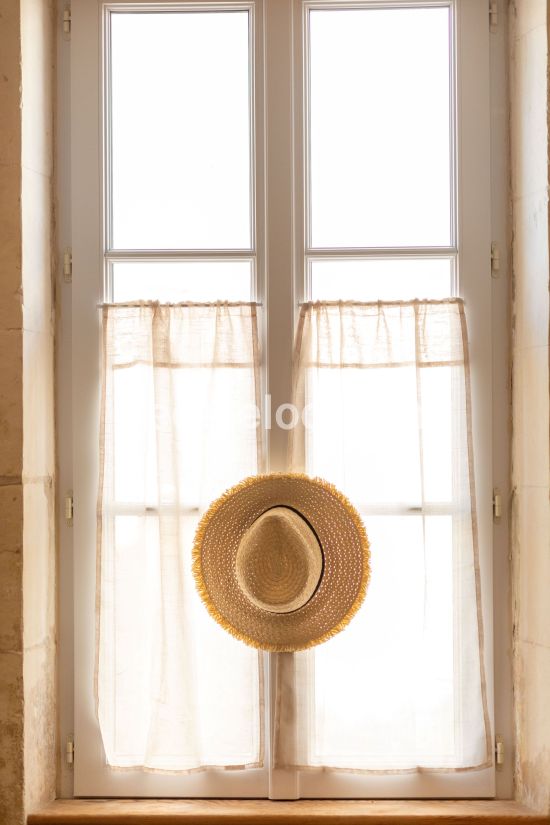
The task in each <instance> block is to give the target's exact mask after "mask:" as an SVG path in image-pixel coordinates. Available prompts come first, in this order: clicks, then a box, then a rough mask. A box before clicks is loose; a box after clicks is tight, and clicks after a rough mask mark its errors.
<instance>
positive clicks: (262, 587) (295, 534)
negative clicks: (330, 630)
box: [235, 506, 323, 613]
mask: <svg viewBox="0 0 550 825" xmlns="http://www.w3.org/2000/svg"><path fill="white" fill-rule="evenodd" d="M235 562H236V576H237V581H238V583H239V585H240V587H241V589H242V591H243V593H244V595H245V596H246V597H247V598H248V599H249V600H250V601H251V602H252V603H253V604H254V605H256V607H259V608H261V609H262V610H267V611H269V612H270V613H290V612H292V611H294V610H298V609H299V608H300V607H303V606H304V605H305V604H306V603H307V602H308V601H309V600H310V599H311V597H312V596H313V594H314V593H315V591H316V589H317V586H318V584H319V581H320V579H321V575H322V572H323V553H322V550H321V546H320V544H319V541H318V539H317V536H316V535H315V532H314V531H313V529H312V528H311V525H310V524H309V523H308V522H307V521H306V519H305V518H304V517H303V516H301V515H300V513H298V512H296V511H295V510H293V509H291V508H290V507H284V506H281V507H272V508H271V509H269V510H267V511H266V512H264V513H262V515H261V516H259V517H258V518H257V519H256V520H255V521H254V522H253V523H252V525H251V526H250V527H249V528H248V530H246V532H245V533H244V535H243V537H242V539H241V541H240V544H239V548H238V550H237V555H236V560H235Z"/></svg>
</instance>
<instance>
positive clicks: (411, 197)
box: [309, 7, 451, 247]
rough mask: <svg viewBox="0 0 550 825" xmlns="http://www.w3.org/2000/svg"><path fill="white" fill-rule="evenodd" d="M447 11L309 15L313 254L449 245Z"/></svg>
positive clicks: (348, 11)
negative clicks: (330, 250) (323, 250)
mask: <svg viewBox="0 0 550 825" xmlns="http://www.w3.org/2000/svg"><path fill="white" fill-rule="evenodd" d="M450 14H451V12H450V9H449V8H447V7H443V8H441V7H439V8H392V9H380V8H374V9H364V8H363V9H349V8H348V9H322V10H320V9H315V10H312V11H311V12H310V15H309V43H310V57H309V60H310V111H309V118H310V166H309V173H310V192H311V202H310V207H311V234H312V238H311V243H312V246H313V247H338V246H344V247H354V246H363V247H366V246H371V247H372V246H374V247H385V246H444V245H449V244H450V242H451V208H450V206H451V185H450V182H451V144H450V123H451V120H450V87H451V70H450V65H451V62H450V48H449V40H450V38H449V27H450Z"/></svg>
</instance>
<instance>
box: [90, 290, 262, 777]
mask: <svg viewBox="0 0 550 825" xmlns="http://www.w3.org/2000/svg"><path fill="white" fill-rule="evenodd" d="M103 336H104V337H103V382H104V386H103V401H102V424H101V456H102V470H101V479H100V492H99V502H98V582H97V586H98V627H97V640H98V646H97V673H96V675H97V685H96V688H97V709H98V715H99V723H100V727H101V733H102V737H103V743H104V746H105V753H106V757H107V762H108V764H109V765H111V766H113V767H117V768H142V769H147V770H158V771H178V772H179V771H190V770H198V769H201V768H207V767H221V768H239V767H246V766H248V767H252V766H259V765H261V764H262V761H263V733H262V720H263V713H262V701H263V700H262V683H261V670H260V667H259V657H258V653H257V651H254V650H252V649H251V648H248V647H245V646H244V645H242V644H240V643H239V642H237V641H236V640H235V639H233V638H232V637H231V636H229V634H227V633H225V632H224V631H223V630H222V629H221V628H220V627H218V625H217V624H216V623H215V622H213V621H212V619H210V617H209V616H208V615H207V613H206V611H205V610H204V607H203V606H202V604H201V603H200V600H199V597H198V595H197V593H196V591H195V586H194V582H193V578H192V574H191V547H192V541H193V536H194V532H195V527H196V525H197V522H198V519H199V518H200V515H201V513H202V512H203V511H204V510H205V509H206V508H207V507H208V505H209V504H210V502H211V501H212V499H214V498H215V497H217V496H218V495H219V494H221V493H222V492H223V491H224V490H225V489H226V488H227V487H229V486H230V485H232V484H234V483H236V482H238V481H239V480H240V479H242V478H243V477H245V476H247V475H250V474H251V473H255V472H257V471H259V470H261V458H260V453H259V441H258V434H259V432H260V431H259V428H257V427H256V423H257V422H256V406H257V405H258V406H259V398H258V396H259V372H258V370H259V357H258V333H257V319H256V307H255V306H254V305H250V304H238V305H233V304H212V305H199V304H194V305H175V306H167V305H158V304H142V305H125V306H123V305H114V306H106V307H105V308H104V309H103Z"/></svg>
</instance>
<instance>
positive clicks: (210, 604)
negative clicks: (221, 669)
mask: <svg viewBox="0 0 550 825" xmlns="http://www.w3.org/2000/svg"><path fill="white" fill-rule="evenodd" d="M276 506H286V507H290V508H292V509H294V510H296V511H297V512H298V513H300V514H301V515H302V516H303V517H304V518H305V519H306V520H307V521H308V522H309V524H310V525H311V526H312V528H313V530H314V531H315V534H316V535H317V537H318V539H319V542H320V544H321V548H322V551H323V573H322V577H321V580H320V583H319V586H318V587H317V589H316V591H315V593H314V594H313V596H312V597H311V599H310V600H309V601H308V602H307V603H306V604H305V605H303V606H302V607H300V608H299V609H297V610H294V611H292V612H291V613H277V614H275V613H272V612H270V611H267V610H262V609H261V608H259V607H257V606H256V605H254V604H253V603H252V602H251V601H250V600H249V599H248V598H247V597H246V596H245V594H244V593H243V591H242V589H241V587H240V586H239V583H238V580H237V577H236V563H235V560H236V554H237V549H238V547H239V543H240V540H241V538H242V536H243V534H244V533H245V532H246V531H247V530H248V528H249V527H250V526H251V525H252V524H253V523H254V521H256V519H257V518H259V516H261V515H262V513H264V512H265V511H266V510H269V509H271V508H273V507H276ZM193 575H194V577H195V582H196V585H197V589H198V592H199V594H200V596H201V598H202V600H203V602H204V604H205V605H206V608H207V610H208V612H209V613H210V615H211V616H212V617H213V618H214V619H215V620H216V622H218V624H220V625H221V626H222V627H223V628H224V629H225V630H226V631H228V632H229V633H231V634H232V635H233V636H235V637H236V638H237V639H240V640H241V641H243V642H245V643H246V644H248V645H250V646H252V647H255V648H259V649H261V650H266V651H271V652H276V653H285V652H293V651H298V650H305V649H306V648H309V647H314V646H315V645H318V644H321V643H322V642H324V641H326V640H327V639H330V638H331V637H332V636H334V635H336V634H337V633H339V632H340V631H341V630H343V629H344V627H346V625H347V624H348V623H349V622H350V621H351V619H352V618H353V616H354V615H355V613H356V612H357V611H358V610H359V608H360V606H361V604H362V602H363V600H364V598H365V594H366V590H367V586H368V582H369V578H370V551H369V542H368V538H367V534H366V531H365V528H364V525H363V522H362V520H361V517H360V516H359V514H358V512H357V510H356V509H355V508H354V507H353V505H352V504H351V503H350V501H349V500H348V499H347V498H346V497H345V496H344V495H343V494H342V493H341V492H340V491H339V490H337V488H336V487H335V486H334V485H333V484H330V483H329V482H327V481H324V480H323V479H319V478H310V477H309V476H306V475H302V474H299V473H270V474H267V475H257V476H251V477H250V478H246V479H244V481H241V482H240V483H239V484H237V485H235V486H234V487H232V488H231V489H229V490H227V492H225V493H224V494H223V495H222V496H221V497H220V498H218V499H217V500H216V501H214V502H213V503H212V504H211V506H210V507H209V508H208V510H207V511H206V513H205V514H204V515H203V517H202V519H201V521H200V523H199V526H198V528H197V532H196V534H195V541H194V545H193Z"/></svg>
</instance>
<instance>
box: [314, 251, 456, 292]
mask: <svg viewBox="0 0 550 825" xmlns="http://www.w3.org/2000/svg"><path fill="white" fill-rule="evenodd" d="M310 266H311V299H312V300H313V301H401V300H402V301H408V300H411V299H413V298H436V299H439V298H448V297H449V296H450V295H452V294H453V268H454V261H453V259H452V258H428V259H425V258H424V259H418V258H383V259H380V258H366V259H363V260H356V259H353V258H351V259H350V258H344V259H343V258H340V259H334V258H332V259H326V258H325V259H324V260H321V261H311V263H310Z"/></svg>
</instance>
